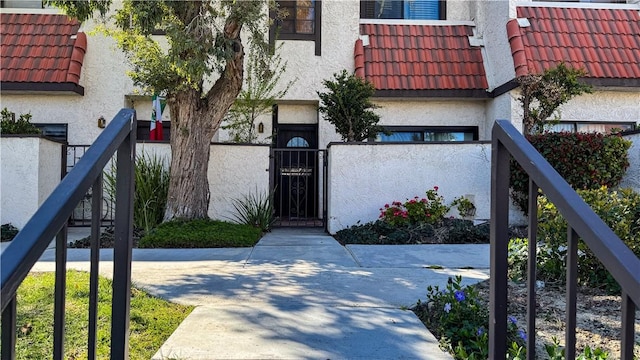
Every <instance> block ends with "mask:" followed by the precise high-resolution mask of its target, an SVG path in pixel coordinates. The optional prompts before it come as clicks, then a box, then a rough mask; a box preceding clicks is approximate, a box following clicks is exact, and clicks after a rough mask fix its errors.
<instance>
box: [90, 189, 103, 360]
mask: <svg viewBox="0 0 640 360" xmlns="http://www.w3.org/2000/svg"><path fill="white" fill-rule="evenodd" d="M101 215H102V176H98V178H97V179H96V181H95V183H93V187H92V190H91V255H90V267H91V268H90V270H89V277H90V278H89V337H88V339H87V358H88V359H89V360H95V359H96V343H97V338H98V337H97V331H98V281H99V279H98V274H99V271H100V225H101V219H100V217H101Z"/></svg>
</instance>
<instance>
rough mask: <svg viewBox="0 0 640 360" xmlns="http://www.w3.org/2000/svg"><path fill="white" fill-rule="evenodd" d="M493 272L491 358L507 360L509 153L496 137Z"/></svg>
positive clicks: (492, 237)
mask: <svg viewBox="0 0 640 360" xmlns="http://www.w3.org/2000/svg"><path fill="white" fill-rule="evenodd" d="M491 148H492V151H491V259H490V261H491V270H490V277H491V280H490V293H491V296H490V302H489V358H490V359H504V358H505V356H506V343H507V329H506V323H507V268H508V263H507V246H508V243H509V233H508V230H509V229H508V227H509V153H508V152H507V151H506V149H505V147H504V145H503V144H502V143H501V142H499V141H497V140H496V138H495V136H494V140H493V142H492V145H491Z"/></svg>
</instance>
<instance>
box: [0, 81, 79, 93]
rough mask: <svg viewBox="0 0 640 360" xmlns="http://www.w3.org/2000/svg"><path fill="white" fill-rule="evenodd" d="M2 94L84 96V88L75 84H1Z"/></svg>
mask: <svg viewBox="0 0 640 360" xmlns="http://www.w3.org/2000/svg"><path fill="white" fill-rule="evenodd" d="M0 89H1V90H2V93H3V94H37V93H64V94H68V93H75V94H77V95H80V96H84V87H82V86H80V85H78V84H75V83H39V82H4V81H3V82H1V83H0Z"/></svg>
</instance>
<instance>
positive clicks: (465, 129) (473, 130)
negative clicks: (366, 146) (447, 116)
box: [372, 126, 479, 144]
mask: <svg viewBox="0 0 640 360" xmlns="http://www.w3.org/2000/svg"><path fill="white" fill-rule="evenodd" d="M383 128H384V129H385V130H386V131H390V132H392V133H393V132H407V133H409V132H414V133H418V132H421V133H422V140H419V141H383V140H380V139H379V137H378V136H376V137H375V138H373V139H372V140H373V141H375V142H376V143H416V144H422V143H452V142H455V143H460V142H468V141H479V128H478V126H383ZM428 132H431V133H440V134H444V133H456V132H462V133H470V134H471V135H472V137H473V139H472V140H452V141H442V140H436V141H427V140H425V136H424V135H425V133H428Z"/></svg>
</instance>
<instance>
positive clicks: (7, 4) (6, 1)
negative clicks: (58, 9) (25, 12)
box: [0, 0, 43, 9]
mask: <svg viewBox="0 0 640 360" xmlns="http://www.w3.org/2000/svg"><path fill="white" fill-rule="evenodd" d="M0 7H2V8H8V9H11V8H17V9H42V8H43V6H42V0H2V2H0Z"/></svg>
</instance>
